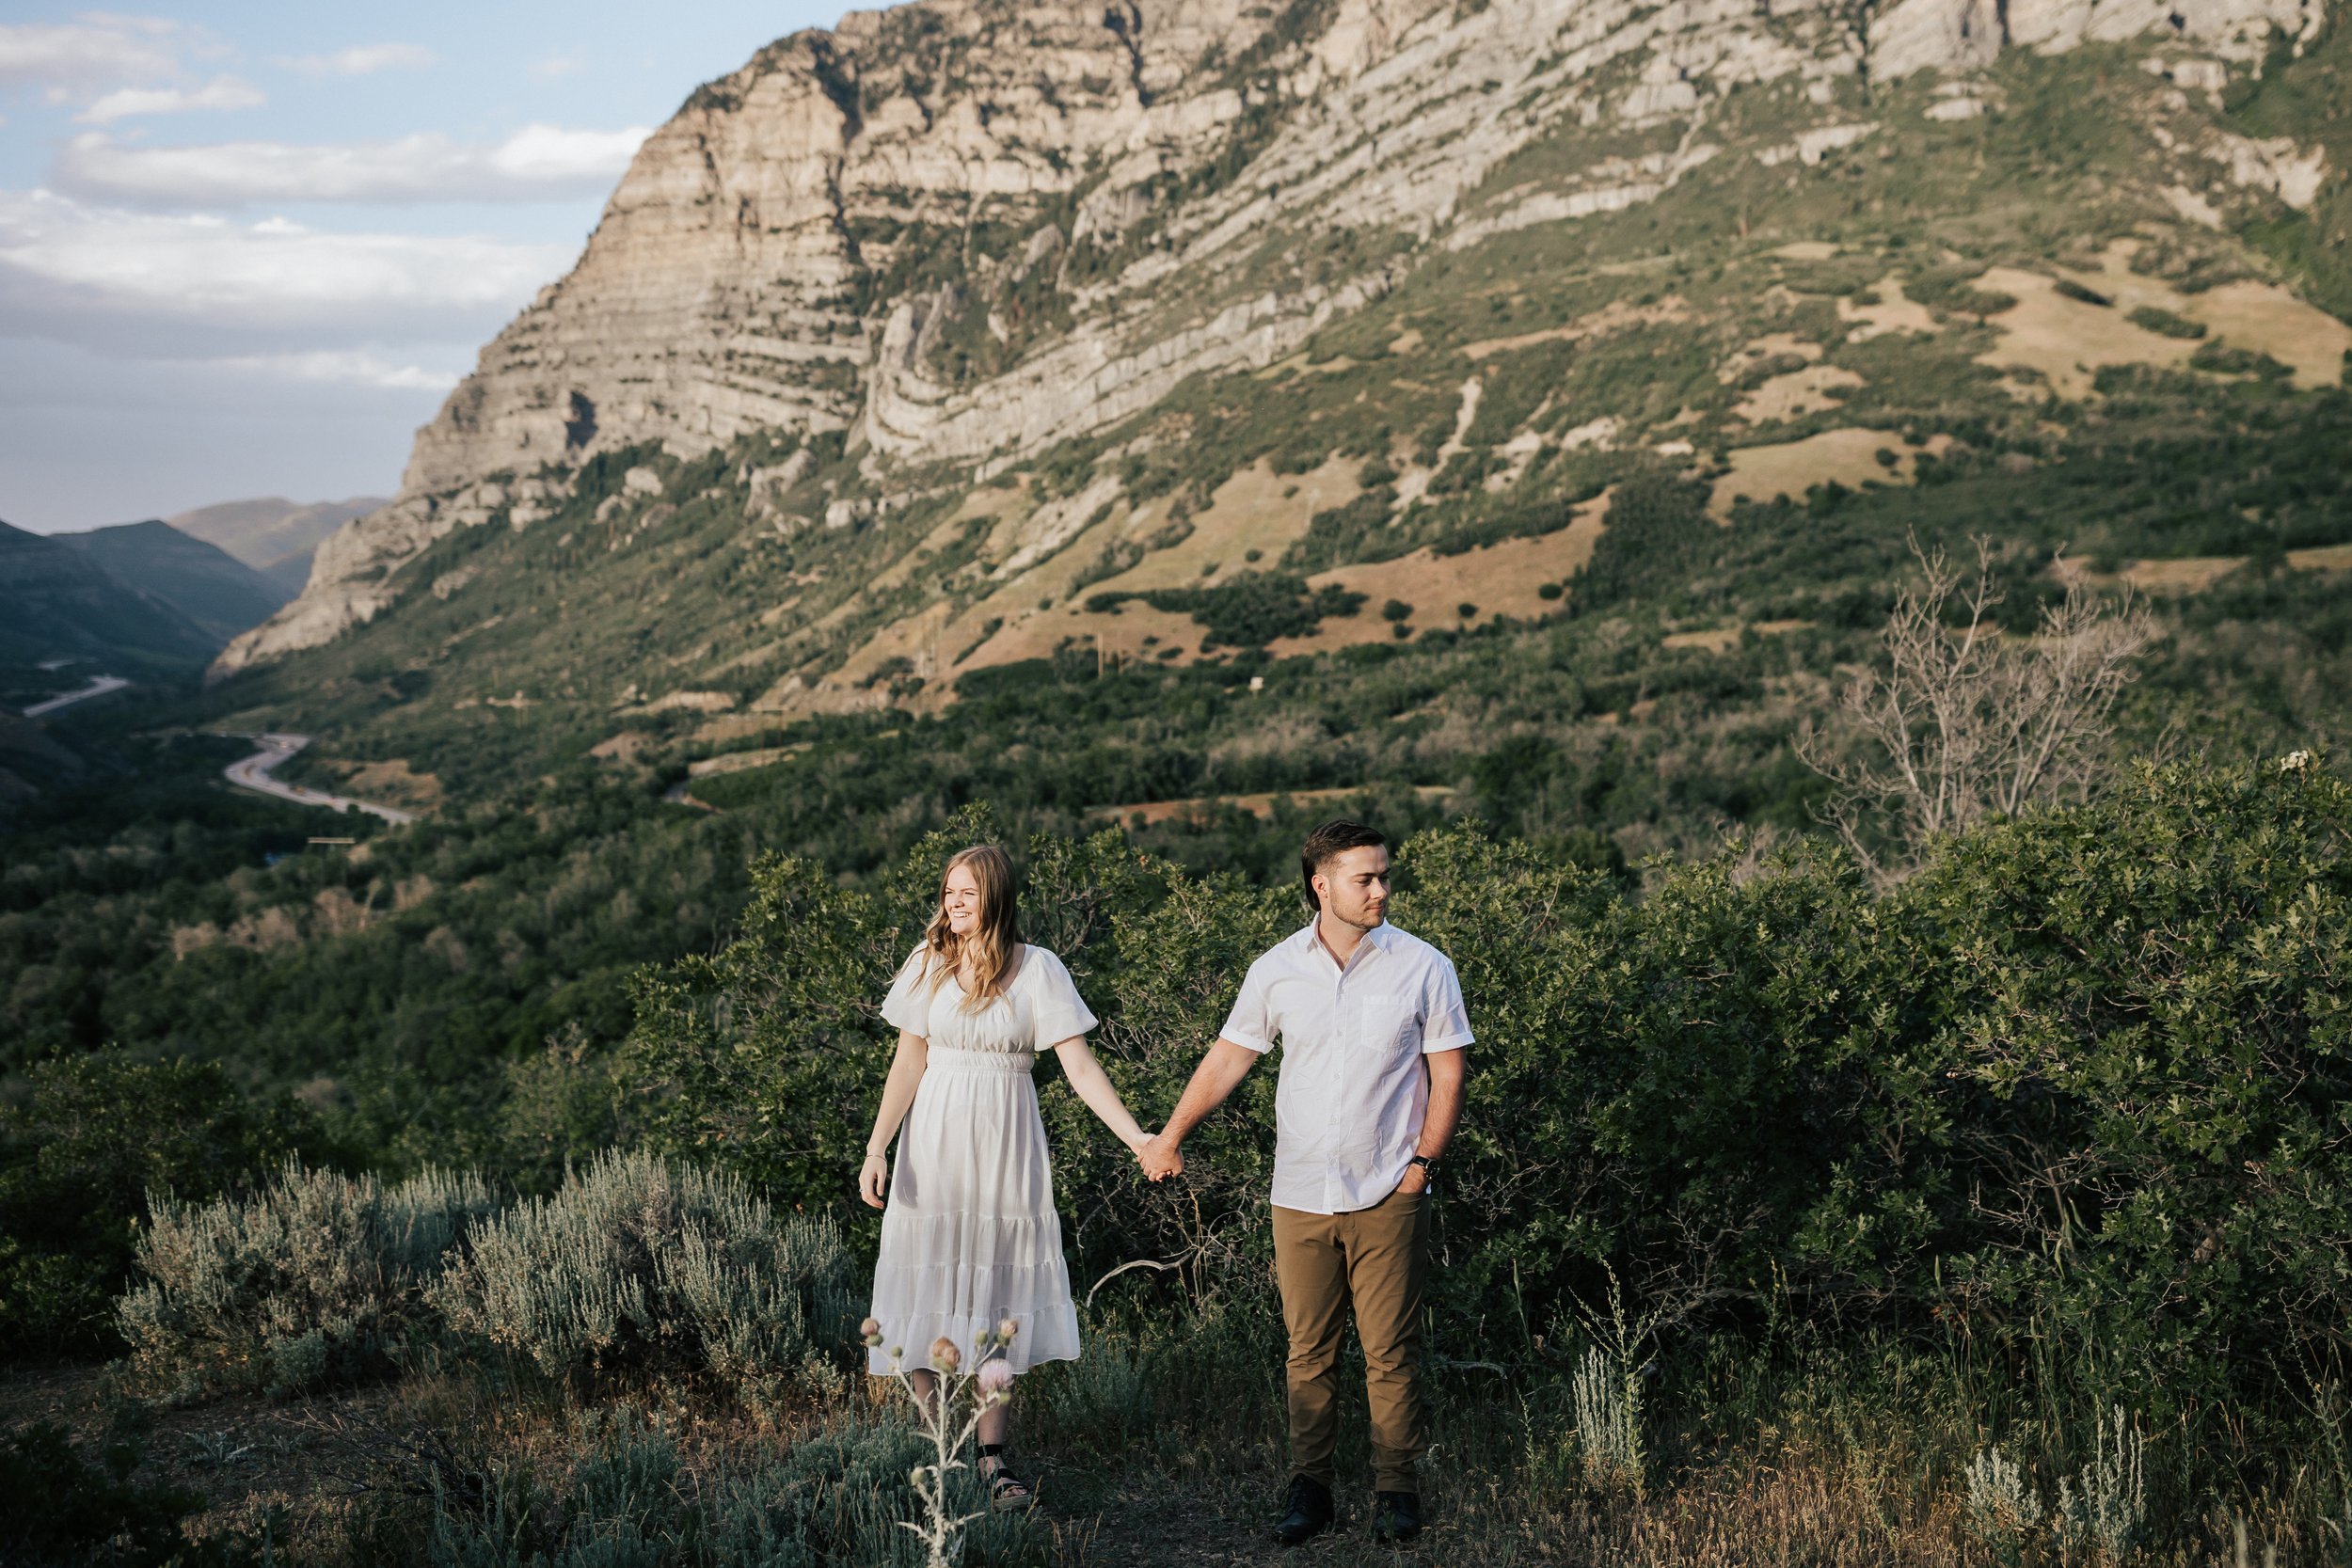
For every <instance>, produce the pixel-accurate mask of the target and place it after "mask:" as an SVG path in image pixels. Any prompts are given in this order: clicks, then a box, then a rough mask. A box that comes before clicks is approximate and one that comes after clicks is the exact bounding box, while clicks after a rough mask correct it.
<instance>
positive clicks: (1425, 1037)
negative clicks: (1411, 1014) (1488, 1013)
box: [1421, 958, 1470, 1056]
mask: <svg viewBox="0 0 2352 1568" xmlns="http://www.w3.org/2000/svg"><path fill="white" fill-rule="evenodd" d="M1423 1004H1424V1005H1423V1007H1422V1022H1421V1053H1422V1055H1424V1056H1426V1055H1428V1054H1430V1053H1432V1052H1437V1051H1459V1050H1461V1049H1462V1047H1464V1046H1466V1045H1468V1044H1470V1009H1469V1008H1468V1007H1467V1006H1463V1004H1462V981H1461V977H1460V976H1459V975H1457V974H1454V965H1453V963H1452V962H1451V961H1450V960H1448V959H1446V958H1439V959H1438V961H1437V962H1436V963H1434V964H1432V965H1431V966H1430V968H1429V980H1428V988H1427V992H1426V995H1425V996H1424V997H1423Z"/></svg>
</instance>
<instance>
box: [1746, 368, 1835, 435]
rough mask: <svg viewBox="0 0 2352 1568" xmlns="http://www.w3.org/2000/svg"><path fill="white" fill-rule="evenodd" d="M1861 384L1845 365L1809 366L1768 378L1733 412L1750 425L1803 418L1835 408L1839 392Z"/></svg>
mask: <svg viewBox="0 0 2352 1568" xmlns="http://www.w3.org/2000/svg"><path fill="white" fill-rule="evenodd" d="M1862 385H1864V383H1863V380H1862V377H1860V376H1858V375H1856V374H1854V372H1851V371H1850V370H1847V369H1846V368H1845V367H1844V366H1842V365H1807V366H1806V367H1805V368H1804V369H1803V370H1801V371H1790V372H1788V373H1787V374H1786V375H1776V376H1773V377H1772V378H1771V379H1770V380H1768V381H1765V382H1764V383H1763V384H1762V385H1760V386H1758V387H1757V388H1756V389H1755V390H1753V391H1751V392H1750V393H1749V394H1748V395H1747V396H1746V397H1744V398H1741V399H1740V402H1739V403H1738V404H1735V405H1733V407H1732V410H1731V412H1732V414H1733V416H1734V417H1735V418H1738V419H1742V420H1747V421H1748V423H1750V424H1772V423H1773V422H1774V421H1776V420H1801V419H1804V417H1805V416H1806V415H1807V414H1819V413H1820V412H1822V411H1823V410H1825V409H1830V408H1835V407H1836V406H1837V405H1838V404H1839V402H1840V401H1841V399H1840V398H1839V397H1838V396H1837V395H1836V394H1838V393H1841V392H1848V391H1851V390H1852V389H1853V388H1856V387H1860V386H1862Z"/></svg>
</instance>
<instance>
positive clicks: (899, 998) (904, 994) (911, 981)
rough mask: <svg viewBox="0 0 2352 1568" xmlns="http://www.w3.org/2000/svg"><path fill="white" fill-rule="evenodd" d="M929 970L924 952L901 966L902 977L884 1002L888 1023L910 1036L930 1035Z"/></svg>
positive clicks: (884, 1018)
mask: <svg viewBox="0 0 2352 1568" xmlns="http://www.w3.org/2000/svg"><path fill="white" fill-rule="evenodd" d="M928 967H929V966H928V965H927V964H926V963H925V962H924V950H923V949H922V948H920V947H917V948H916V949H915V950H914V952H912V953H910V954H908V955H907V961H906V962H904V963H902V964H900V965H899V966H898V978H897V979H895V980H893V981H891V982H890V994H889V995H888V996H885V997H883V998H882V1022H884V1023H887V1024H890V1025H892V1026H894V1027H896V1028H899V1029H904V1030H906V1031H907V1032H908V1033H909V1034H914V1035H928V1034H930V1028H931V988H930V986H928V985H926V984H925V983H924V974H925V971H926V969H927V968H928Z"/></svg>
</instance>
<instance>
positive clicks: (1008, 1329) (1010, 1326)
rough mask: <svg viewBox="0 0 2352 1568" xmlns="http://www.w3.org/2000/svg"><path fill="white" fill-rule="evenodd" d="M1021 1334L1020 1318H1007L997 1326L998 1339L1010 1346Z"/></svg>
mask: <svg viewBox="0 0 2352 1568" xmlns="http://www.w3.org/2000/svg"><path fill="white" fill-rule="evenodd" d="M1020 1332H1021V1320H1020V1319H1018V1318H1006V1319H1004V1320H1002V1321H1000V1322H999V1323H997V1324H996V1338H999V1339H1002V1340H1003V1341H1004V1342H1005V1343H1006V1344H1011V1343H1012V1337H1013V1336H1014V1335H1016V1334H1018V1333H1020Z"/></svg>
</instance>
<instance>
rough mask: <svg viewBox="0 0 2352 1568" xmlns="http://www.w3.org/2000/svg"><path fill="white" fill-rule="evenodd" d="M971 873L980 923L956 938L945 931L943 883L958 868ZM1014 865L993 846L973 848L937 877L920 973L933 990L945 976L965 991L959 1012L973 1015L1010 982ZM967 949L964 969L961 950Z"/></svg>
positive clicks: (1016, 932) (1015, 928) (1016, 934)
mask: <svg viewBox="0 0 2352 1568" xmlns="http://www.w3.org/2000/svg"><path fill="white" fill-rule="evenodd" d="M960 865H961V866H966V867H969V868H970V870H971V872H972V880H973V881H974V882H976V883H977V884H978V886H979V890H980V923H979V927H978V929H977V930H975V931H974V932H973V933H972V934H971V935H970V936H969V937H960V936H958V935H957V934H956V933H955V932H954V930H952V929H951V928H949V927H948V925H947V877H948V874H949V873H951V872H953V871H954V870H955V869H956V867H958V866H960ZM1013 906H1014V894H1013V885H1012V860H1011V857H1009V856H1008V855H1007V854H1006V853H1005V852H1004V851H1003V850H1002V849H999V848H998V847H996V846H994V845H993V844H976V845H974V846H973V847H971V848H969V849H959V850H957V851H956V852H955V853H954V854H953V855H950V856H949V857H947V863H946V865H945V866H944V867H942V868H941V870H940V873H939V902H938V906H937V907H936V908H935V909H934V910H933V911H931V923H930V927H929V928H928V929H926V930H925V931H924V933H923V952H924V968H925V969H926V971H927V972H928V974H929V977H930V983H931V985H932V987H933V988H934V989H936V988H937V987H938V985H939V983H940V982H941V981H942V980H944V979H946V977H947V976H948V975H950V974H953V975H956V976H957V978H958V980H959V982H960V983H961V985H962V986H963V1010H964V1011H966V1012H971V1011H975V1010H977V1009H978V1008H980V1007H984V1006H987V1005H988V1004H989V1003H991V1002H993V1001H994V1000H995V999H996V998H997V997H999V996H1002V995H1003V994H1004V991H1005V983H1006V982H1007V981H1008V980H1009V979H1010V978H1011V970H1012V965H1013V955H1014V953H1015V951H1016V950H1017V949H1018V948H1019V947H1020V945H1021V930H1020V927H1019V925H1018V923H1017V922H1016V921H1015V919H1014V907H1013ZM967 942H969V943H970V944H971V954H970V958H971V961H970V963H969V964H966V963H965V961H964V959H965V952H964V946H965V944H966V943H967Z"/></svg>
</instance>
